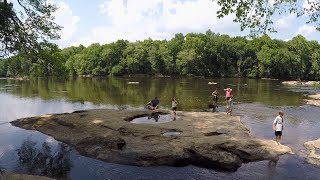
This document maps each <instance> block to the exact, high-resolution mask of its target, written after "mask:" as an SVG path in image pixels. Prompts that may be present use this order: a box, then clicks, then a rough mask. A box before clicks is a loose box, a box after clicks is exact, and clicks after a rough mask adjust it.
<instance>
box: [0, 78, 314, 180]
mask: <svg viewBox="0 0 320 180" xmlns="http://www.w3.org/2000/svg"><path fill="white" fill-rule="evenodd" d="M129 80H130V81H138V82H140V83H139V85H137V84H127V81H129ZM208 82H217V85H210V84H208ZM226 86H229V87H231V88H233V89H234V90H233V94H234V96H235V98H234V99H235V109H234V111H233V114H234V115H239V116H241V121H242V122H243V123H244V124H245V125H246V126H247V127H249V128H250V131H251V134H252V136H254V137H258V138H267V139H273V138H274V134H273V131H272V126H271V124H272V121H273V119H274V118H275V116H276V114H277V111H279V110H280V109H281V110H283V111H284V112H285V116H284V133H283V140H282V143H283V144H285V145H288V146H290V147H291V148H292V149H293V151H294V152H295V155H284V156H281V157H280V159H279V160H278V161H277V162H269V161H260V162H253V163H248V164H243V165H242V167H240V168H239V170H238V171H237V172H217V171H214V170H211V169H205V168H199V167H195V166H187V167H169V166H156V167H136V166H127V165H119V164H112V163H106V162H102V161H98V160H94V159H92V158H88V157H84V156H81V155H79V153H78V152H77V151H75V150H74V149H73V148H71V147H68V148H67V149H63V150H61V149H59V148H60V147H61V143H59V142H57V141H55V140H54V139H53V138H52V137H49V136H47V135H44V134H42V133H39V132H37V131H31V130H24V129H20V128H17V127H14V126H11V124H10V123H9V122H11V121H13V120H15V119H18V118H24V117H30V116H36V115H42V114H51V113H62V112H73V111H75V110H84V109H97V108H106V109H143V107H144V105H145V103H146V102H148V101H149V100H150V99H151V98H153V97H154V96H158V97H159V99H160V105H162V106H161V108H165V109H169V108H170V98H171V97H173V96H175V97H176V98H177V99H178V110H187V111H190V110H195V111H208V109H207V104H208V103H211V96H210V94H211V92H212V90H213V89H214V88H215V87H218V88H219V90H220V93H221V94H220V97H219V107H218V109H217V111H225V107H224V106H225V105H224V102H223V100H222V99H223V97H222V96H223V95H222V93H223V91H222V90H221V89H223V88H224V87H226ZM0 88H1V90H0V100H1V103H0V167H1V169H3V170H4V171H9V172H18V173H27V174H42V175H48V173H41V172H40V171H41V170H43V169H41V168H39V167H38V171H35V170H34V169H35V167H33V166H32V164H28V163H21V161H22V160H23V159H28V160H30V161H31V160H32V161H35V162H36V158H34V157H33V156H32V155H31V154H32V153H31V154H28V153H25V154H23V155H21V154H20V155H19V154H18V152H19V150H23V149H24V150H26V151H25V152H31V151H32V152H34V153H33V155H35V154H37V152H38V153H39V152H47V153H48V154H50V155H51V156H52V159H53V160H56V159H59V152H62V153H60V154H63V158H64V159H65V161H61V162H60V161H58V162H57V163H56V167H59V169H60V171H61V172H60V171H59V174H55V175H54V176H53V177H56V178H67V179H77V180H78V179H79V180H81V179H252V178H254V179H291V178H292V179H319V177H320V167H319V166H315V165H311V164H308V163H307V162H306V161H305V159H304V150H305V149H304V147H303V143H304V142H305V141H309V140H315V139H318V138H319V137H320V131H319V128H320V118H319V114H320V108H319V107H314V106H309V105H303V95H304V94H306V93H307V92H310V91H317V90H313V89H303V90H297V88H295V89H293V90H292V89H290V88H287V87H284V86H282V85H281V84H280V83H279V82H278V81H275V82H273V81H272V82H271V81H262V80H244V79H224V80H223V79H222V80H217V79H195V78H194V79H192V78H191V79H190V78H187V79H179V78H178V79H168V78H162V79H161V78H160V79H159V78H156V79H151V80H145V79H93V80H91V79H80V80H69V81H62V82H60V81H54V80H36V81H31V82H19V81H12V80H0ZM177 118H179V117H177ZM30 142H36V144H35V145H32V143H30ZM44 142H45V144H48V145H49V146H50V150H48V149H46V150H45V148H43V144H44ZM275 146H276V144H275ZM49 152H50V153H49ZM43 154H45V153H43ZM19 162H20V163H19ZM37 162H38V161H37ZM39 169H40V171H39ZM43 172H44V170H43ZM49 174H50V173H49ZM48 176H49V175H48Z"/></svg>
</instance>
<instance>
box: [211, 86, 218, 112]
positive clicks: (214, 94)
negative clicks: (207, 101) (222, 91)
mask: <svg viewBox="0 0 320 180" xmlns="http://www.w3.org/2000/svg"><path fill="white" fill-rule="evenodd" d="M211 95H212V96H213V105H214V106H215V107H218V95H219V92H218V89H217V88H216V89H215V90H214V91H213V92H212V94H211Z"/></svg>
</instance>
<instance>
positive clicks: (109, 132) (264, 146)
mask: <svg viewBox="0 0 320 180" xmlns="http://www.w3.org/2000/svg"><path fill="white" fill-rule="evenodd" d="M159 113H161V114H166V113H169V112H166V111H160V112H159ZM146 115H148V113H147V112H146V111H130V110H88V111H76V112H73V113H65V114H52V115H45V116H39V117H31V118H24V119H18V120H15V121H13V122H11V123H12V124H13V125H14V126H18V127H21V128H24V129H35V130H38V131H40V132H42V133H45V134H48V135H50V136H53V137H54V138H55V139H57V140H59V141H62V142H65V143H67V144H70V145H72V146H74V147H75V148H76V149H77V150H78V151H79V152H80V153H81V154H83V155H87V156H90V157H93V158H96V159H100V160H104V161H107V162H113V163H120V164H129V165H137V166H155V165H170V166H185V165H190V164H193V165H197V166H201V167H207V168H211V169H217V170H227V171H234V170H237V169H238V168H239V167H240V166H241V164H242V163H247V162H251V161H259V160H266V159H271V160H272V159H277V158H278V156H279V155H282V154H285V153H291V149H290V148H289V147H287V146H283V145H277V144H276V142H275V141H273V140H260V139H255V138H252V137H251V136H250V134H249V130H248V129H247V128H246V127H245V126H244V125H243V124H242V123H241V122H240V117H237V116H226V115H225V114H224V113H211V112H178V115H177V119H176V120H174V121H171V122H167V123H163V124H133V123H130V120H132V119H133V118H136V117H141V116H146ZM150 120H152V119H150ZM167 132H178V133H177V134H174V133H173V135H163V134H165V133H167Z"/></svg>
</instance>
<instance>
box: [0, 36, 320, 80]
mask: <svg viewBox="0 0 320 180" xmlns="http://www.w3.org/2000/svg"><path fill="white" fill-rule="evenodd" d="M40 46H41V48H40V49H41V51H39V52H37V53H33V54H30V53H28V54H27V53H20V54H18V55H15V56H11V57H9V58H5V59H2V60H1V61H0V76H2V77H9V76H10V77H12V76H13V77H17V76H59V77H60V76H64V75H65V76H67V75H71V76H83V75H90V76H91V75H92V76H107V75H112V76H125V75H136V74H146V75H164V76H175V75H177V76H179V75H182V76H204V77H235V76H237V77H249V78H261V77H269V78H283V79H309V80H319V79H320V44H319V43H318V42H317V41H307V40H306V39H305V38H304V37H303V36H301V35H297V36H296V37H294V38H292V39H291V40H289V41H287V42H286V41H282V40H277V39H271V38H270V37H269V36H268V35H263V36H261V37H259V38H255V39H250V40H249V39H246V38H245V37H230V36H228V35H221V34H216V33H214V32H212V31H210V30H208V31H207V32H206V33H188V34H186V35H183V34H181V33H178V34H175V36H174V37H173V38H172V39H170V40H152V39H150V38H149V39H146V40H143V41H136V42H129V41H126V40H118V41H116V42H113V43H109V44H104V45H100V44H97V43H95V44H91V45H90V46H88V47H84V46H82V45H80V46H77V47H75V46H72V47H67V48H64V49H59V48H58V47H57V46H56V45H54V44H50V43H41V44H40Z"/></svg>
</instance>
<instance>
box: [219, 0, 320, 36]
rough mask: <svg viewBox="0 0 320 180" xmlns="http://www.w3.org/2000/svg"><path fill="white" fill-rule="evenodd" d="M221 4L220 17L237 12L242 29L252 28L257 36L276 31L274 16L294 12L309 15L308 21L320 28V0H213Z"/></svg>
mask: <svg viewBox="0 0 320 180" xmlns="http://www.w3.org/2000/svg"><path fill="white" fill-rule="evenodd" d="M213 1H216V2H217V4H218V5H219V6H220V9H219V11H218V12H217V17H218V18H223V17H225V16H227V15H230V14H235V16H236V17H235V19H234V20H233V21H234V22H238V23H240V27H241V30H244V29H250V35H251V36H254V37H256V36H257V35H260V34H265V33H267V32H276V30H275V29H274V27H273V26H272V25H273V17H275V16H276V15H283V14H294V15H295V16H296V17H301V16H307V17H308V18H307V21H306V23H308V24H313V25H314V26H315V27H316V28H317V30H320V1H318V0H305V2H304V3H305V4H304V6H303V4H302V3H301V1H297V0H273V1H268V0H213Z"/></svg>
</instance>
